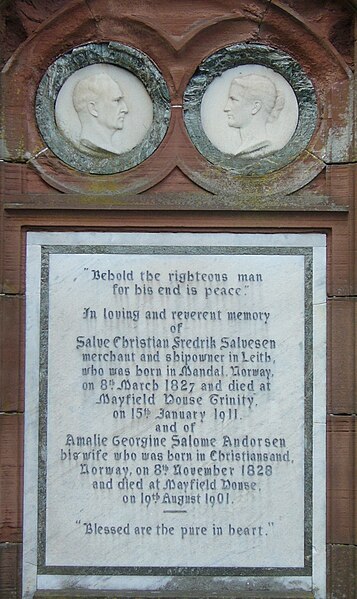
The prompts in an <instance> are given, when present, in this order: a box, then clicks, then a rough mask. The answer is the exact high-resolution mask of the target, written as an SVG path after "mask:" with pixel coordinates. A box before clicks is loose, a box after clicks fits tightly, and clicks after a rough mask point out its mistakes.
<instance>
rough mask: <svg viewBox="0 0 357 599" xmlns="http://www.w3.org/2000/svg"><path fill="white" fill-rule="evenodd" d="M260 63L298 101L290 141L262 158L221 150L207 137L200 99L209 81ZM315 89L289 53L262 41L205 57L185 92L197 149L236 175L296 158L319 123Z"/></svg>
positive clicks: (262, 171)
mask: <svg viewBox="0 0 357 599" xmlns="http://www.w3.org/2000/svg"><path fill="white" fill-rule="evenodd" d="M247 64H252V65H253V64H259V65H263V66H265V67H268V68H270V69H272V70H274V71H275V72H277V73H279V74H280V75H282V76H283V77H284V79H285V80H286V81H287V82H288V83H289V84H290V86H291V87H292V89H293V91H294V93H295V95H296V99H297V103H298V110H299V115H298V123H297V126H296V130H295V132H294V134H293V136H292V138H291V139H290V141H289V142H288V143H287V144H286V145H285V146H284V147H283V148H282V149H280V150H277V151H276V152H274V153H272V154H269V156H264V157H261V158H259V159H258V160H257V159H256V158H249V157H241V156H238V157H237V156H232V155H231V154H227V153H224V152H221V151H220V150H219V149H218V148H216V147H215V146H214V145H213V144H212V143H211V141H210V140H209V139H208V137H207V135H206V133H205V132H204V130H203V128H202V124H201V102H202V98H203V95H204V93H205V91H206V90H207V87H208V86H209V84H210V83H211V82H212V81H213V80H214V79H215V78H216V77H218V76H220V75H221V74H222V73H224V72H225V71H227V70H228V69H232V68H234V67H237V66H239V65H247ZM317 117H318V111H317V103H316V96H315V90H314V87H313V85H312V83H311V81H310V80H309V79H308V77H307V76H306V74H305V73H304V71H303V70H302V68H301V67H300V65H299V64H298V63H297V62H296V61H295V60H294V59H293V58H292V57H291V56H289V55H288V54H285V53H283V52H281V51H279V50H277V49H275V48H272V47H269V46H263V45H260V44H234V45H232V46H227V47H225V48H222V49H220V50H218V51H217V52H215V53H214V54H212V55H211V56H209V57H208V58H206V59H205V60H203V61H202V63H201V64H200V65H199V67H198V69H197V71H196V73H195V74H194V75H193V77H192V78H191V80H190V82H189V84H188V86H187V88H186V91H185V94H184V119H185V125H186V128H187V131H188V134H189V136H190V138H191V141H192V142H193V144H194V145H195V146H196V148H197V150H198V151H199V152H200V153H201V154H202V155H203V156H204V157H205V158H206V159H207V160H208V161H209V162H211V163H212V164H214V165H215V166H218V167H222V168H224V169H226V170H227V171H229V172H230V173H232V174H235V175H243V176H244V175H248V176H249V175H266V174H268V173H271V172H273V171H276V170H278V169H280V168H282V167H284V166H286V165H287V164H289V163H290V162H292V161H293V160H294V159H296V158H297V157H298V156H299V155H300V154H301V152H302V151H303V150H305V149H306V147H307V146H308V144H309V142H310V140H311V138H312V135H313V133H314V131H315V128H316V124H317Z"/></svg>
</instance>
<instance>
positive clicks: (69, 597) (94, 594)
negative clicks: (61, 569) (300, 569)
mask: <svg viewBox="0 0 357 599" xmlns="http://www.w3.org/2000/svg"><path fill="white" fill-rule="evenodd" d="M176 598H177V599H313V598H314V595H313V594H312V593H310V592H297V591H290V592H289V591H284V592H281V593H280V592H272V591H262V592H254V591H246V592H243V594H237V593H234V592H226V593H220V592H212V593H209V594H206V593H199V592H195V591H192V592H191V593H189V592H187V591H182V593H180V592H177V591H165V592H160V591H146V592H142V591H86V590H80V591H78V590H75V591H68V590H66V591H37V592H36V593H35V594H34V599H176Z"/></svg>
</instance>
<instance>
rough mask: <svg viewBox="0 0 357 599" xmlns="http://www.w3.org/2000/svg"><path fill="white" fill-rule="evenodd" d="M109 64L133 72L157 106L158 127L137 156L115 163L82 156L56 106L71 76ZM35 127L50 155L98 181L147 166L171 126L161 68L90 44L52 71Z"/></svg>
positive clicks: (134, 53) (120, 49) (112, 46)
mask: <svg viewBox="0 0 357 599" xmlns="http://www.w3.org/2000/svg"><path fill="white" fill-rule="evenodd" d="M105 63H107V64H112V65H114V66H117V67H121V68H124V69H126V70H128V71H130V72H131V73H132V74H133V75H135V76H136V77H137V78H138V79H139V80H140V81H141V83H142V84H143V85H144V87H145V89H146V91H147V92H148V94H149V96H150V98H151V100H152V103H153V122H152V125H151V127H150V128H149V129H148V131H147V133H146V135H145V137H144V139H143V140H142V142H141V143H140V144H138V145H137V146H135V147H134V148H133V149H132V150H129V151H127V152H124V153H123V154H120V155H115V156H113V157H111V156H110V157H96V156H90V155H87V154H85V153H83V152H81V151H80V150H79V149H78V148H76V146H74V145H73V144H72V143H71V142H70V141H69V140H68V139H67V138H66V137H65V136H64V135H63V134H62V133H61V131H60V130H59V128H58V127H57V125H56V121H55V102H56V98H57V95H58V93H59V91H60V89H61V87H62V85H63V84H64V83H65V81H66V80H67V79H68V78H69V77H70V75H72V74H73V73H75V72H76V71H77V70H78V69H81V68H83V67H86V66H89V65H92V64H105ZM36 121H37V125H38V128H39V130H40V133H41V135H42V137H43V139H44V141H45V142H46V144H48V147H49V148H50V150H52V152H53V153H54V154H55V156H56V157H57V158H58V159H59V160H61V161H62V162H64V163H65V164H66V165H68V166H70V167H72V168H74V169H76V170H77V171H82V172H85V173H91V174H95V175H109V174H114V173H120V172H123V171H127V170H129V169H131V168H133V167H135V166H137V165H139V164H140V163H142V162H143V161H144V160H145V159H146V158H148V157H149V156H151V154H153V152H154V151H155V150H156V149H157V147H158V146H159V145H160V143H161V142H162V140H163V139H164V137H165V135H166V133H167V130H168V127H169V121H170V94H169V91H168V87H167V85H166V82H165V80H164V78H163V76H162V74H161V73H160V71H159V69H158V67H157V66H156V65H155V64H154V62H153V61H152V60H151V59H150V58H149V57H148V56H147V55H146V54H144V53H143V52H141V51H140V50H137V49H135V48H133V47H131V46H127V45H125V44H121V43H119V42H102V43H89V44H85V45H82V46H78V47H75V48H73V49H72V50H70V51H69V52H67V53H66V54H63V55H62V56H60V57H58V58H57V59H56V60H55V61H54V62H53V63H52V64H51V66H50V67H49V68H48V69H47V71H46V73H45V75H44V76H43V78H42V80H41V82H40V85H39V87H38V90H37V94H36Z"/></svg>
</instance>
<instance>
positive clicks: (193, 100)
mask: <svg viewBox="0 0 357 599" xmlns="http://www.w3.org/2000/svg"><path fill="white" fill-rule="evenodd" d="M184 118H185V124H186V128H187V131H188V133H189V136H190V138H191V140H192V142H193V143H194V145H195V146H196V148H197V149H198V151H199V152H200V153H201V154H202V155H203V156H204V157H205V158H206V159H207V160H208V161H209V162H211V163H212V164H214V165H215V166H219V167H223V168H224V169H226V170H227V171H229V172H231V173H232V174H236V175H265V174H267V173H269V172H273V171H275V170H277V169H279V168H282V167H283V166H285V165H287V164H289V163H290V162H292V161H293V160H294V159H295V158H296V157H297V156H298V155H299V154H300V153H301V152H302V151H303V150H304V149H305V148H306V147H307V146H308V143H309V141H310V139H311V137H312V134H313V132H314V130H315V127H316V123H317V105H316V97H315V92H314V88H313V85H312V83H311V81H310V80H309V79H308V78H307V76H306V75H305V73H304V72H303V70H302V69H301V67H300V65H299V64H298V63H297V62H296V61H295V60H294V59H292V58H291V57H290V56H288V55H287V54H283V53H282V52H280V51H278V50H276V49H274V48H270V47H268V46H262V45H259V44H235V45H233V46H228V47H226V48H223V49H221V50H219V51H217V52H215V53H214V54H212V55H211V56H209V57H208V58H206V59H205V60H204V61H203V62H202V63H201V65H200V66H199V68H198V70H197V71H196V73H195V74H194V76H193V77H192V78H191V80H190V82H189V84H188V86H187V89H186V91H185V95H184Z"/></svg>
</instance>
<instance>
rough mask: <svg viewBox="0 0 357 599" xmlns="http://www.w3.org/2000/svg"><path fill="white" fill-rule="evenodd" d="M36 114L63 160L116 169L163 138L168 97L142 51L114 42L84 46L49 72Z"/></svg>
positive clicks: (87, 168) (80, 166)
mask: <svg viewBox="0 0 357 599" xmlns="http://www.w3.org/2000/svg"><path fill="white" fill-rule="evenodd" d="M36 117H37V123H38V126H39V129H40V131H41V134H42V136H43V138H44V140H45V141H46V143H47V144H48V146H49V148H50V149H51V150H52V151H53V152H54V154H56V156H57V157H58V158H60V159H61V160H62V161H63V162H65V163H66V164H67V165H69V166H71V167H73V168H75V169H77V170H80V171H84V172H89V173H93V174H111V173H118V172H122V171H126V170H128V169H130V168H133V167H134V166H137V165H138V164H140V163H141V162H143V160H145V159H146V158H148V156H150V155H151V154H152V153H153V152H154V151H155V149H156V148H157V147H158V145H159V144H160V143H161V141H162V139H163V137H164V136H165V133H166V131H167V128H168V124H169V118H170V105H169V94H168V90H167V86H166V83H165V81H164V80H163V78H162V76H161V74H160V73H159V71H158V69H157V68H156V66H155V65H154V64H153V62H152V61H151V60H150V59H149V58H148V57H147V56H146V55H144V54H143V53H142V52H139V51H138V50H135V49H134V48H130V47H128V46H124V45H122V44H118V43H108V44H87V45H86V46H81V47H79V48H75V49H74V50H73V51H72V52H70V53H68V54H66V55H64V56H61V57H60V58H59V59H57V60H56V62H55V63H54V64H53V65H52V66H51V67H50V68H49V69H48V71H47V72H46V75H45V76H44V78H43V79H42V81H41V84H40V86H39V89H38V93H37V99H36Z"/></svg>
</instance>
